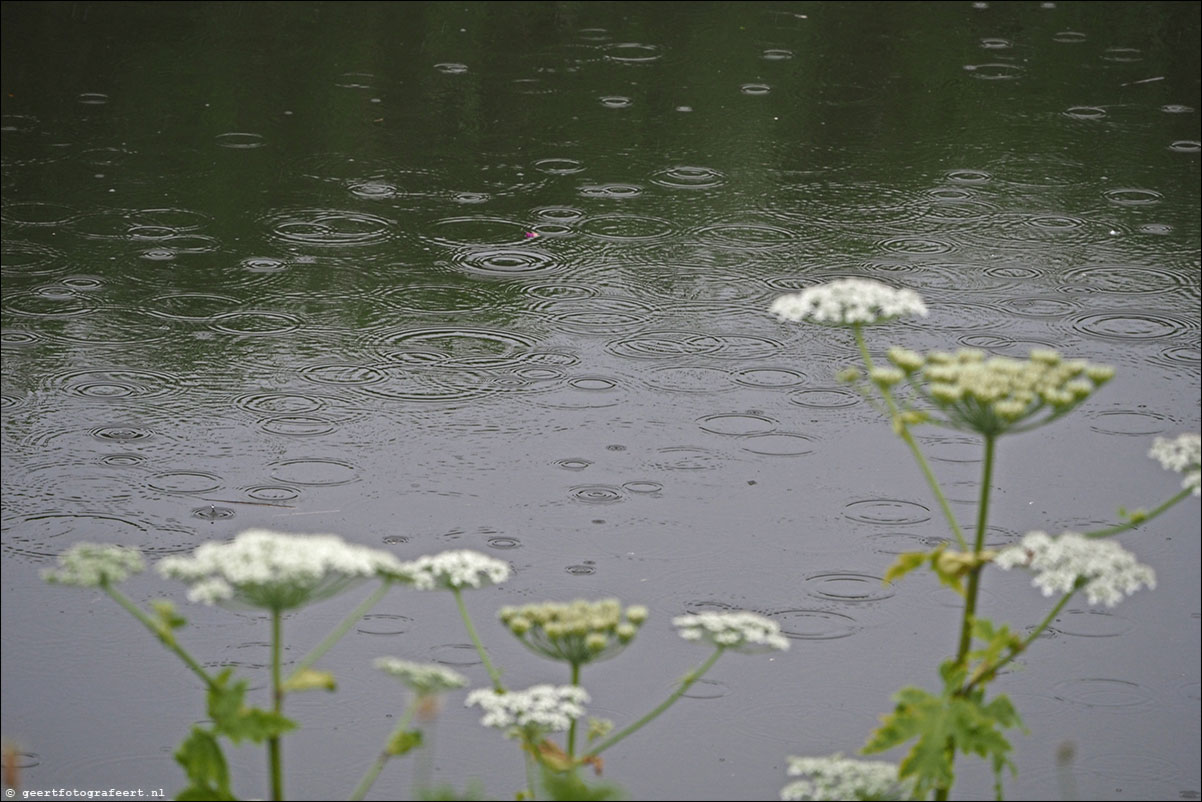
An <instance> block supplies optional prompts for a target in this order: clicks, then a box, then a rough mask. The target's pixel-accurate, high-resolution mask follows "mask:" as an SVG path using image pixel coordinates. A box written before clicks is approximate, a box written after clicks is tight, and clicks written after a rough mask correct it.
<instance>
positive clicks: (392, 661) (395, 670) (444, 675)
mask: <svg viewBox="0 0 1202 802" xmlns="http://www.w3.org/2000/svg"><path fill="white" fill-rule="evenodd" d="M372 666H374V667H375V668H377V669H379V670H380V671H383V672H384V673H385V674H389V675H391V676H394V677H396V678H397V679H398V680H400V681H401V683H402V684H404V686H405V687H406V688H408V689H409V690H411V691H413V692H414V693H415V694H417V695H418V696H433V695H434V694H438V693H443V692H444V691H453V690H455V689H456V688H462V687H464V686H465V685H467V677H465V676H463V675H462V674H460V673H459V672H458V671H454V670H452V669H449V668H443V667H442V666H438V665H433V664H431V663H415V662H413V661H412V660H402V659H401V658H399V657H377V658H376V659H375V660H373V661H372Z"/></svg>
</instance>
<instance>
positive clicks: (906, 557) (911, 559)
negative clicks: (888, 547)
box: [884, 551, 931, 585]
mask: <svg viewBox="0 0 1202 802" xmlns="http://www.w3.org/2000/svg"><path fill="white" fill-rule="evenodd" d="M930 556H931V555H930V554H928V553H927V552H925V551H907V552H905V553H904V554H899V555H897V559H896V560H894V561H893V565H891V566H889V570H888V571H886V572H885V579H884V582H885V584H886V585H888V584H890V583H892V582H893V580H895V579H900V578H901V577H903V576H905V575H906V574H908V573H910V572H911V571H913V570H914V569H915V568H918V567H919V566H921V565H922V564H923V563H925V562H926V561H927V559H929V558H930Z"/></svg>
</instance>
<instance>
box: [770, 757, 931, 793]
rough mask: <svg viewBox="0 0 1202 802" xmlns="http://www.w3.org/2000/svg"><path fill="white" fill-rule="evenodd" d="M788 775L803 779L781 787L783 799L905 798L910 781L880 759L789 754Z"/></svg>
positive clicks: (908, 791)
mask: <svg viewBox="0 0 1202 802" xmlns="http://www.w3.org/2000/svg"><path fill="white" fill-rule="evenodd" d="M789 776H790V777H805V778H806V779H803V780H798V781H796V782H793V783H789V784H788V785H786V786H785V787H784V788H782V789H781V792H780V798H781V799H784V800H793V799H798V800H827V799H830V800H840V799H907V798H909V796H910V789H911V787H912V785H913V783H911V782H907V781H902V780H899V779H898V778H897V766H895V765H894V764H892V763H886V762H884V761H880V760H852V759H849V758H845V757H843V755H842V754H840V753H838V752H836V753H835V754H833V755H831V756H830V757H789Z"/></svg>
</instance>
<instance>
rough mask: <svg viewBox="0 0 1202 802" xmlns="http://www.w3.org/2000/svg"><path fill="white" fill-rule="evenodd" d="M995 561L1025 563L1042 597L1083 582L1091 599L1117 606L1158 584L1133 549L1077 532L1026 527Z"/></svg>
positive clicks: (1005, 566) (1004, 565) (1003, 564)
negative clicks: (1053, 532) (1055, 532)
mask: <svg viewBox="0 0 1202 802" xmlns="http://www.w3.org/2000/svg"><path fill="white" fill-rule="evenodd" d="M994 562H995V563H996V564H997V566H998V567H999V568H1001V569H1003V570H1009V569H1011V568H1013V567H1015V566H1021V567H1023V568H1028V569H1030V570H1031V571H1033V572H1034V573H1035V578H1034V579H1033V580H1032V581H1031V584H1032V585H1034V586H1035V587H1037V588H1039V589H1040V591H1042V592H1043V595H1044V596H1053V595H1055V594H1058V593H1068V592H1070V591H1072V590H1074V589H1075V588H1076V587H1078V586H1081V587H1083V589H1084V590H1085V597H1086V598H1087V599H1088V600H1089V603H1090V604H1105V605H1106V606H1107V607H1114V606H1115V605H1116V604H1118V603H1119V602H1120V601H1122V600H1123V597H1124V596H1130V595H1131V594H1132V593H1134V592H1135V591H1137V590H1139V589H1140V588H1141V587H1144V586H1146V587H1148V588H1155V587H1156V573H1155V572H1154V571H1153V570H1152V569H1151V568H1149V567H1148V566H1146V565H1142V564H1140V563H1138V562H1136V561H1135V555H1134V554H1132V553H1131V552H1129V551H1127V550H1126V549H1124V548H1123V547H1122V546H1120V545H1119V544H1118V543H1116V542H1115V541H1113V540H1098V539H1094V538H1088V537H1085V536H1084V535H1081V534H1078V533H1077V532H1065V533H1064V534H1062V535H1059V536H1057V537H1051V536H1050V535H1048V534H1047V533H1046V532H1028V533H1027V534H1026V535H1024V536H1023V539H1022V540H1021V541H1019V542H1018V543H1017V544H1015V545H1013V546H1010V547H1008V548H1005V549H1002V550H1001V551H1000V552H998V554H997V556H996V557H995V558H994Z"/></svg>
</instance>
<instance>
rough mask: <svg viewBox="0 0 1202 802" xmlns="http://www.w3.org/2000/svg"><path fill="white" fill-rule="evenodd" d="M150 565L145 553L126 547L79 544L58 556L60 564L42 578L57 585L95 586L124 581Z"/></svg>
mask: <svg viewBox="0 0 1202 802" xmlns="http://www.w3.org/2000/svg"><path fill="white" fill-rule="evenodd" d="M145 568H146V563H145V562H144V561H143V559H142V553H141V552H140V551H138V550H137V549H131V548H126V547H125V546H113V545H108V544H96V543H76V544H75V545H74V546H72V547H71V548H69V549H67V550H66V551H64V552H63V553H62V554H60V555H58V567H57V568H47V569H46V570H45V571H43V572H42V579H44V580H46V581H47V582H50V583H52V584H55V585H74V586H76V587H80V588H95V587H100V586H102V585H115V584H117V583H119V582H124V581H125V580H126V579H128V578H129V577H130V576H131V575H133V574H137V573H141V572H142V571H143V570H145Z"/></svg>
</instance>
